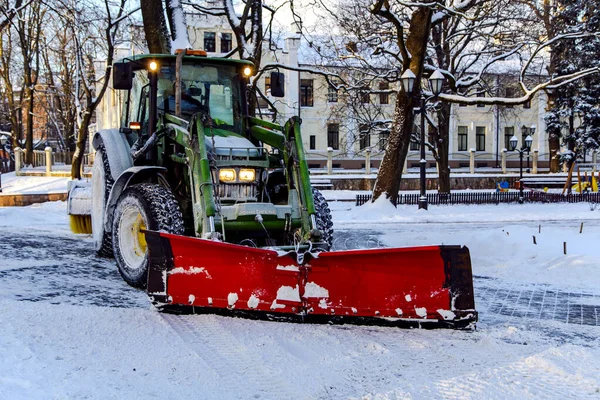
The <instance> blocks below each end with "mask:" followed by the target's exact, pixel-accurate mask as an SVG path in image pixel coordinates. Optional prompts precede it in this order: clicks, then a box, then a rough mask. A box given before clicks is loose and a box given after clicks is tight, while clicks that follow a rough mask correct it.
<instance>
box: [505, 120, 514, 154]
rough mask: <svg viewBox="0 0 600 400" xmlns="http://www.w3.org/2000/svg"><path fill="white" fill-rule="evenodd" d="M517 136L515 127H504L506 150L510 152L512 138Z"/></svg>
mask: <svg viewBox="0 0 600 400" xmlns="http://www.w3.org/2000/svg"><path fill="white" fill-rule="evenodd" d="M514 135H515V127H514V126H505V127H504V148H505V149H507V150H510V138H511V137H513V136H514Z"/></svg>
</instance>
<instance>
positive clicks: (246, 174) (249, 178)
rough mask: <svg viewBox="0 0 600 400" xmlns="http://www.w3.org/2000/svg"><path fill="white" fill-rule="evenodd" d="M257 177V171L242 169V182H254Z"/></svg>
mask: <svg viewBox="0 0 600 400" xmlns="http://www.w3.org/2000/svg"><path fill="white" fill-rule="evenodd" d="M255 178H256V172H255V171H254V170H253V169H240V181H241V182H253V181H254V179H255Z"/></svg>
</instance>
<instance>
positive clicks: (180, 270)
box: [168, 266, 212, 279]
mask: <svg viewBox="0 0 600 400" xmlns="http://www.w3.org/2000/svg"><path fill="white" fill-rule="evenodd" d="M168 274H169V275H177V274H184V275H197V274H204V275H206V277H207V278H208V279H212V276H210V274H209V273H208V271H207V270H206V268H203V267H194V266H190V267H189V268H183V267H178V268H173V269H172V270H170V271H169V272H168Z"/></svg>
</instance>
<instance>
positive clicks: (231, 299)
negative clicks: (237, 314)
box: [227, 293, 238, 307]
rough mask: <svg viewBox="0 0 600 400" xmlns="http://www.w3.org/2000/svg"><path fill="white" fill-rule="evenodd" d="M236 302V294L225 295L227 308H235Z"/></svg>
mask: <svg viewBox="0 0 600 400" xmlns="http://www.w3.org/2000/svg"><path fill="white" fill-rule="evenodd" d="M236 301H238V295H237V293H229V294H228V295H227V304H229V307H233V306H235V302H236Z"/></svg>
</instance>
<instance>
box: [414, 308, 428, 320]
mask: <svg viewBox="0 0 600 400" xmlns="http://www.w3.org/2000/svg"><path fill="white" fill-rule="evenodd" d="M415 312H416V313H417V315H418V316H419V317H422V318H427V309H426V308H425V307H415Z"/></svg>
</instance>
